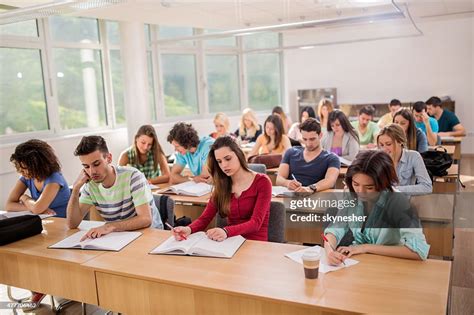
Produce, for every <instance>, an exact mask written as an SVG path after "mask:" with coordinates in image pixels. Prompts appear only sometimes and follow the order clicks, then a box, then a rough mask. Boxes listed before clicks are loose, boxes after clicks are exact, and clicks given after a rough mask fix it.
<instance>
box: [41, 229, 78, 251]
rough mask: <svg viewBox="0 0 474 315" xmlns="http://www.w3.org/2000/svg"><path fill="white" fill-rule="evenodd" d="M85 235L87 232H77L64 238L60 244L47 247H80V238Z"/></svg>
mask: <svg viewBox="0 0 474 315" xmlns="http://www.w3.org/2000/svg"><path fill="white" fill-rule="evenodd" d="M86 233H87V231H79V232H76V233H74V234H73V235H71V236H69V237H66V238H65V239H63V240H62V241H60V242H57V243H56V244H54V245H51V246H49V248H74V247H80V245H79V244H80V242H79V241H80V240H81V238H82V237H83V236H84V235H85V234H86Z"/></svg>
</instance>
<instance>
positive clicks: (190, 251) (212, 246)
mask: <svg viewBox="0 0 474 315" xmlns="http://www.w3.org/2000/svg"><path fill="white" fill-rule="evenodd" d="M244 241H245V238H243V237H242V236H240V235H238V236H233V237H229V238H227V239H225V240H223V241H222V242H216V241H213V240H211V239H209V238H208V237H207V235H206V233H205V232H197V233H193V234H191V235H189V236H188V239H187V240H183V241H177V240H175V238H174V236H170V237H169V238H168V239H167V240H166V241H164V242H163V243H161V244H160V245H159V246H158V247H156V248H155V249H153V250H152V251H151V252H150V254H168V255H190V256H208V257H219V258H232V256H234V254H235V253H236V252H237V250H238V249H239V248H240V246H241V245H242V244H243V243H244Z"/></svg>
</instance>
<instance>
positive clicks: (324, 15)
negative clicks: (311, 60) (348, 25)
mask: <svg viewBox="0 0 474 315" xmlns="http://www.w3.org/2000/svg"><path fill="white" fill-rule="evenodd" d="M96 1H97V0H96ZM51 2H52V0H36V1H28V0H3V1H2V0H0V4H3V5H6V6H16V7H22V8H25V7H29V6H32V5H38V4H45V3H51ZM395 2H396V4H397V5H399V6H404V4H405V3H407V5H408V7H409V9H410V12H411V14H412V16H413V17H414V19H415V20H416V19H422V18H434V17H440V16H455V15H459V14H461V13H463V12H464V13H465V12H467V14H472V12H473V10H474V0H456V1H453V0H438V1H426V0H425V1H420V0H405V1H395ZM1 9H2V6H1V5H0V10H1ZM393 10H394V8H393V7H392V5H391V1H387V0H332V1H331V0H208V1H199V0H128V1H122V3H119V4H114V5H110V6H108V7H104V8H100V9H90V10H85V11H80V12H77V13H74V14H73V15H76V16H87V17H95V18H100V19H109V20H119V21H141V22H144V23H150V24H162V25H176V26H193V27H202V28H207V29H220V30H226V29H238V28H248V27H256V26H263V25H274V24H281V23H288V22H299V21H307V20H317V19H331V18H338V17H345V16H360V15H364V14H371V13H374V12H375V13H376V12H381V11H385V12H387V11H393Z"/></svg>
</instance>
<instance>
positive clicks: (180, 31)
mask: <svg viewBox="0 0 474 315" xmlns="http://www.w3.org/2000/svg"><path fill="white" fill-rule="evenodd" d="M192 35H193V29H192V28H191V27H177V26H161V25H160V39H168V38H170V39H171V38H175V37H185V36H192ZM176 45H178V46H193V45H194V42H193V41H191V40H187V41H182V42H179V43H176Z"/></svg>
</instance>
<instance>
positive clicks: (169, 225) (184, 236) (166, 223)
mask: <svg viewBox="0 0 474 315" xmlns="http://www.w3.org/2000/svg"><path fill="white" fill-rule="evenodd" d="M165 225H166V226H167V227H169V228H170V229H171V230H172V231H174V227H172V226H171V224H169V223H168V222H165ZM179 235H180V236H181V237H182V238H184V240H187V239H188V238H187V237H186V235H184V234H183V233H180V234H179Z"/></svg>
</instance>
